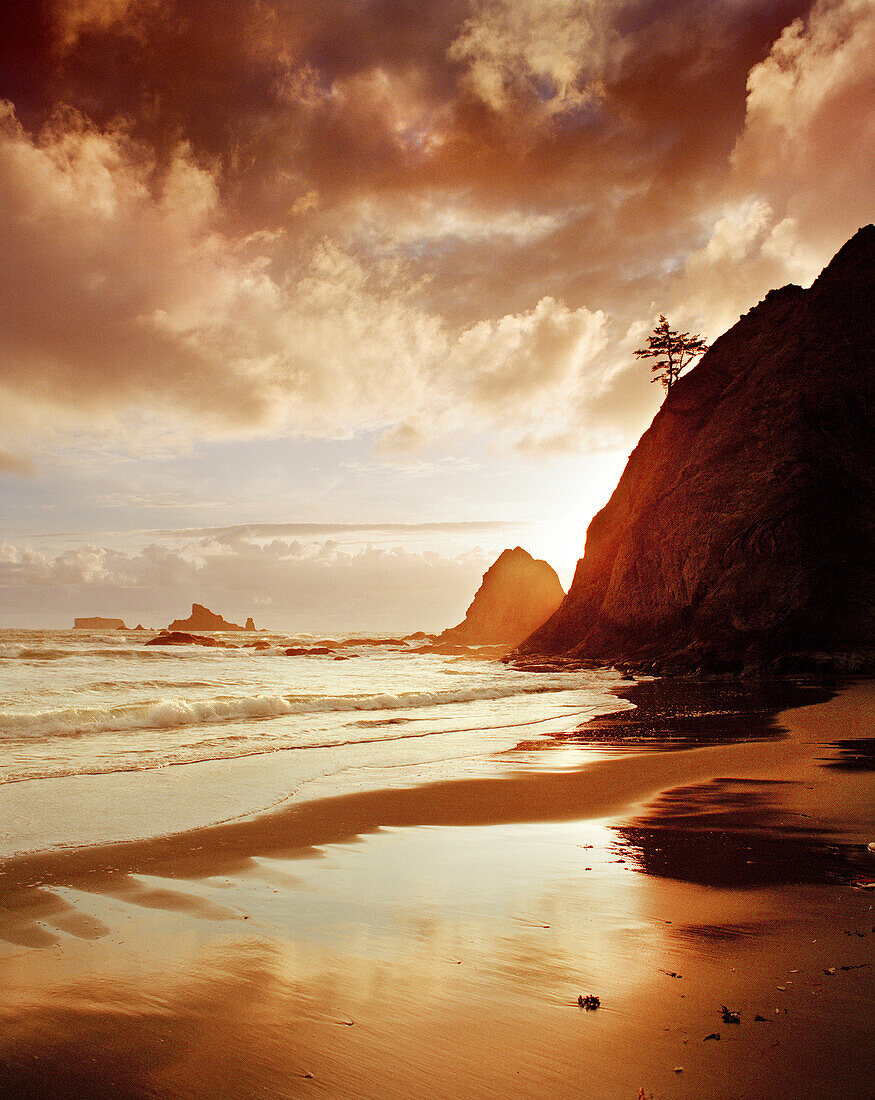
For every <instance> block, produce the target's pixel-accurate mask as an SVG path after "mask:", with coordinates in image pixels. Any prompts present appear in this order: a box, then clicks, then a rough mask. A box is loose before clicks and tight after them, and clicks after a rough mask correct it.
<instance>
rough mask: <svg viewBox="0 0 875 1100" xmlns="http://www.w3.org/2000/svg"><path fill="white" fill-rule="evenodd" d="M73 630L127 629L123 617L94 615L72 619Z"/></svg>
mask: <svg viewBox="0 0 875 1100" xmlns="http://www.w3.org/2000/svg"><path fill="white" fill-rule="evenodd" d="M73 629H74V630H127V629H128V628H127V627H126V626H125V624H124V620H123V619H102V618H101V617H100V616H99V615H95V616H93V617H92V618H90V619H74V620H73Z"/></svg>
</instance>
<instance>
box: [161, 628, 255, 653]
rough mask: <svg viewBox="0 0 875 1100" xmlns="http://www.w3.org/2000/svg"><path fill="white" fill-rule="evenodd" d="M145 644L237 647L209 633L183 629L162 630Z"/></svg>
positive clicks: (219, 647)
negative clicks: (212, 636)
mask: <svg viewBox="0 0 875 1100" xmlns="http://www.w3.org/2000/svg"><path fill="white" fill-rule="evenodd" d="M145 644H146V645H204V646H210V647H211V648H218V649H237V648H239V647H238V646H236V645H231V643H230V642H223V641H221V640H220V639H219V638H211V637H210V636H209V635H206V636H204V635H202V634H189V633H188V632H187V631H184V630H162V631H161V633H160V634H159V635H158V636H157V637H156V638H150V639H149V641H148V642H146V643H145Z"/></svg>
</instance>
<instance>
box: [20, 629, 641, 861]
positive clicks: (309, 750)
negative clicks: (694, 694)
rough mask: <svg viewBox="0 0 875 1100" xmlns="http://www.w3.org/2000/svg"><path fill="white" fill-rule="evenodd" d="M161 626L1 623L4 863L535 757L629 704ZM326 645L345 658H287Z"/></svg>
mask: <svg viewBox="0 0 875 1100" xmlns="http://www.w3.org/2000/svg"><path fill="white" fill-rule="evenodd" d="M151 636H152V635H151V633H139V632H130V631H119V632H109V633H92V632H89V631H81V630H76V631H47V630H40V631H25V630H4V631H0V858H3V857H6V856H9V855H12V854H16V853H21V852H31V851H42V850H46V849H53V848H61V847H71V846H73V847H75V846H82V845H91V844H98V843H108V842H113V841H118V840H127V839H140V838H144V837H150V836H156V835H166V834H169V833H175V832H180V831H185V830H190V829H194V828H198V827H201V826H204V825H209V824H214V823H217V822H224V821H230V820H235V819H238V818H242V817H246V816H250V815H253V814H261V813H264V812H266V811H268V810H270V809H271V808H273V807H277V806H279V805H281V804H283V803H287V802H289V801H290V800H295V799H297V800H299V801H301V800H308V799H311V798H317V797H323V796H325V795H329V794H340V793H345V792H350V791H359V790H368V789H381V788H387V787H397V786H413V785H415V784H420V783H423V782H429V781H437V780H442V779H448V778H457V777H462V776H467V777H470V776H475V775H478V776H479V775H484V774H494V773H495V772H496V771H497V770H501V769H502V768H504V769H506V768H508V767H509V766H512V765H513V764H514V762H515V761H516V762H518V763H522V762H523V761H522V760H521V759H520V755H521V754H522V755H524V756H525V761H524V762H525V764H526V766H531V765H533V764H534V765H536V764H537V752H538V744H539V742H541V743H543V744H544V745H546V743H547V740H548V739H550V738H551V737H552V736H553V735H554V734H556V733H561V732H564V731H567V730H573V729H574V728H576V727H577V726H579V725H580V724H582V723H583V722H586V721H587V720H588V719H590V718H592V717H593V716H595V715H596V714H600V713H606V712H610V711H616V710H619V709H623V708H624V707H626V706H628V705H629V704H627V703H625V702H624V701H623V700H621V699H618V698H617V697H616V696H615V695H614V694H612V688H614V687H616V686H617V685H618V684H620V683H622V682H623V680H622V677H621V676H620V675H619V674H618V673H616V672H613V671H610V670H595V671H580V672H544V673H531V672H522V671H519V670H516V669H513V668H510V667H508V666H506V665H503V664H501V663H500V662H499V661H495V660H483V659H479V658H477V657H476V654H475V653H474V652H473V651H472V652H471V654H470V655H461V656H442V655H437V654H434V653H417V652H414V651H413V650H414V649H415V647H416V644H417V643H407V644H406V645H398V644H394V645H375V644H373V639H367V638H362V637H356V636H346V637H344V636H341V637H337V638H334V639H331V640H328V641H327V642H326V640H325V639H320V638H318V637H315V636H311V635H300V634H298V635H292V634H278V633H277V634H271V633H266V632H259V633H258V634H257V635H252V634H251V633H249V634H233V633H228V634H224V635H220V637H222V638H223V640H225V641H227V642H230V643H231V644H233V645H236V646H239V648H205V647H201V646H195V645H191V646H166V647H165V646H147V645H145V642H146V640H147V639H148V638H149V637H151ZM253 640H257V641H259V642H263V643H266V644H267V646H268V648H266V649H253V648H246V645H247V643H251V642H252V641H253ZM319 644H328V645H330V646H332V649H333V652H332V653H330V654H327V655H320V656H287V655H286V654H285V653H284V649H285V648H287V647H294V646H299V647H300V646H311V645H319ZM339 658H340V659H339ZM522 746H524V748H523V747H522ZM515 754H516V755H515ZM569 754H570V755H569V756H568V757H567V763H568V764H569V765H571V764H572V763H574V764H579V763H580V762H581V760H580V756H581V754H580V751H579V750H577V751H576V753H575V750H573V749H572V748H569ZM572 756H573V757H574V759H573V760H572ZM557 763H558V762H557V760H556V757H555V754H554V755H552V756H551V766H553V767H555V766H557Z"/></svg>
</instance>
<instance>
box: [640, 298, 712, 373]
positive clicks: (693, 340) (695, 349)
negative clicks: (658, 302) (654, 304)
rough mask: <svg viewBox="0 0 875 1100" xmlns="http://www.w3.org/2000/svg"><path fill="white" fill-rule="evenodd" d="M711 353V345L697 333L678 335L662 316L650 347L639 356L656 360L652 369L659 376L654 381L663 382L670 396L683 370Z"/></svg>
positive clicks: (649, 337)
mask: <svg viewBox="0 0 875 1100" xmlns="http://www.w3.org/2000/svg"><path fill="white" fill-rule="evenodd" d="M707 350H708V345H707V344H706V343H705V341H704V340H703V339H702V337H701V336H700V335H699V334H698V332H697V333H694V334H693V335H690V333H689V332H675V330H674V329H673V328H670V327H669V323H668V321H666V319H665V317H663V315H662V314H661V313H660V315H659V324H658V325H657V326H656V327H655V328H654V330H653V332H652V333H651V335H650V336H648V337H647V347H646V348H638V350H637V351H636V352H635V355H636V356H637V357H638V358H639V359H656V360H657V362H656V363H653V364H652V365H651V367H650V369H651V370H652V371H657V372H658V373H657V374H656V376H655V377H654V378H651V379H650V381H651V382H661V383H662V384H663V386H665V392H666V393H669V392H670V391H671V388H672V386H673V385H674V384H675V382H677V380H678V378H679V377H680V374H681V371H682V370H684V369H685V368H686V367H688V366H689V365H690V363H692V361H693V360H694V359H698V357H699V356H700V355H703V354H704V353H705V352H706V351H707Z"/></svg>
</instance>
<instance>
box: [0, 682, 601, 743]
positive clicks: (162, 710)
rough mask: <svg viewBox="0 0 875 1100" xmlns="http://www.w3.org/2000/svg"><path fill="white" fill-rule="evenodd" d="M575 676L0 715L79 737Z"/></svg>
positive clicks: (501, 692)
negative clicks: (445, 688)
mask: <svg viewBox="0 0 875 1100" xmlns="http://www.w3.org/2000/svg"><path fill="white" fill-rule="evenodd" d="M580 686H581V685H580V681H579V679H577V678H576V677H573V676H564V675H561V674H559V675H556V676H554V677H552V678H550V679H547V678H539V679H534V678H526V680H525V681H524V682H521V683H519V684H516V685H508V684H504V685H494V686H480V687H470V688H459V689H453V690H448V691H408V692H400V693H399V694H397V695H391V694H379V695H327V696H302V695H251V696H244V697H227V696H220V697H217V698H214V699H205V700H197V701H188V700H185V699H151V700H146V701H143V702H138V703H128V704H125V705H123V706H115V707H62V708H59V709H56V710H43V711H30V712H27V711H26V712H22V713H18V714H9V713H7V714H3V715H0V736H2V737H3V738H4V739H19V740H34V739H39V738H41V737H79V736H82V735H88V734H98V733H109V732H118V731H123V730H138V729H143V730H154V729H176V728H178V727H181V726H192V725H201V724H204V723H214V722H228V721H234V720H238V721H239V720H241V719H242V720H246V719H266V718H281V717H284V716H286V715H295V714H325V713H331V712H338V713H342V712H350V711H376V710H419V709H423V708H434V707H442V706H447V705H452V704H456V703H472V702H482V701H489V700H499V699H509V698H513V697H514V696H521V695H535V694H545V693H547V692H554V691H564V690H568V689H569V688H572V689H573V688H577V689H579V688H580Z"/></svg>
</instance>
